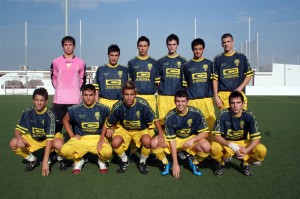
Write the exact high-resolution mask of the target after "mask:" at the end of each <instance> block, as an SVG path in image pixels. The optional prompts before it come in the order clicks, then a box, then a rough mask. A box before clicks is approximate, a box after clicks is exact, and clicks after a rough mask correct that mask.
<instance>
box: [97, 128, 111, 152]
mask: <svg viewBox="0 0 300 199" xmlns="http://www.w3.org/2000/svg"><path fill="white" fill-rule="evenodd" d="M107 129H108V128H107V127H106V125H105V124H103V127H102V131H101V135H100V139H99V141H98V143H97V151H100V150H101V148H102V145H103V143H104V142H105V136H106V132H107Z"/></svg>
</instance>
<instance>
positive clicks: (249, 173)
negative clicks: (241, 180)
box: [241, 163, 253, 177]
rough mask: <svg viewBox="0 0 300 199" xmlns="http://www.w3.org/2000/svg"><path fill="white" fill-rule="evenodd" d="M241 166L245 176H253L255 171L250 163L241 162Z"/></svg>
mask: <svg viewBox="0 0 300 199" xmlns="http://www.w3.org/2000/svg"><path fill="white" fill-rule="evenodd" d="M241 167H242V172H243V174H244V175H245V176H249V177H251V176H253V173H252V171H251V169H250V165H244V164H243V163H241Z"/></svg>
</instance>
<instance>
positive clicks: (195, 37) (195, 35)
mask: <svg viewBox="0 0 300 199" xmlns="http://www.w3.org/2000/svg"><path fill="white" fill-rule="evenodd" d="M196 38H197V18H196V17H195V39H196Z"/></svg>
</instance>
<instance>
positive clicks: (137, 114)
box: [136, 111, 141, 119]
mask: <svg viewBox="0 0 300 199" xmlns="http://www.w3.org/2000/svg"><path fill="white" fill-rule="evenodd" d="M136 116H137V118H138V119H140V116H141V112H140V111H137V112H136Z"/></svg>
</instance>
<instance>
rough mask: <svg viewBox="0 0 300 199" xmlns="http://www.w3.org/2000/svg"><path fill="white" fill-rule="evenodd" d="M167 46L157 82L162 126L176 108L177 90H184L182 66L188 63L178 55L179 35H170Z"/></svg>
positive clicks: (159, 62)
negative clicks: (175, 97) (174, 101)
mask: <svg viewBox="0 0 300 199" xmlns="http://www.w3.org/2000/svg"><path fill="white" fill-rule="evenodd" d="M166 44H167V48H168V54H167V55H166V56H164V57H162V58H160V59H159V60H158V61H157V63H158V68H159V74H158V76H159V78H157V79H156V82H157V83H159V87H158V99H157V106H158V115H159V120H160V122H161V124H163V123H164V118H165V116H166V114H167V113H168V112H169V111H170V110H171V109H173V108H175V105H174V103H173V100H174V95H175V93H176V91H177V90H180V89H182V68H181V66H182V65H183V64H184V63H185V62H186V59H185V58H183V57H181V56H180V55H178V54H177V48H178V45H179V38H178V37H177V35H175V34H171V35H169V36H168V37H167V39H166Z"/></svg>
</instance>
